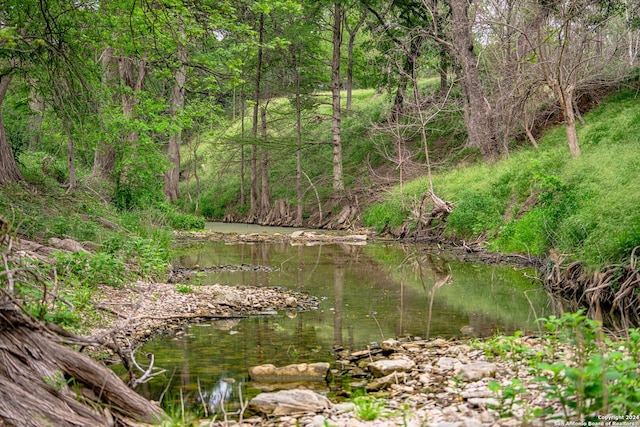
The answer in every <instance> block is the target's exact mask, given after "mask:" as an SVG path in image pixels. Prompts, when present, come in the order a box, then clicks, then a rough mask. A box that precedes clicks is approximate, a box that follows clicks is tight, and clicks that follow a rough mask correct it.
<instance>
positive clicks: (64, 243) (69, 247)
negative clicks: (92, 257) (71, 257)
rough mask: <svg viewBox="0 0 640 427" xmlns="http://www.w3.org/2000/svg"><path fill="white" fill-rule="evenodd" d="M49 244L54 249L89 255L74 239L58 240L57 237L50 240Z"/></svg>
mask: <svg viewBox="0 0 640 427" xmlns="http://www.w3.org/2000/svg"><path fill="white" fill-rule="evenodd" d="M49 244H50V245H51V246H53V247H54V248H58V249H62V250H65V251H69V252H84V253H89V251H87V250H86V249H85V248H83V247H82V245H81V244H80V243H79V242H76V241H75V240H73V239H62V240H60V239H58V238H57V237H52V238H50V239H49Z"/></svg>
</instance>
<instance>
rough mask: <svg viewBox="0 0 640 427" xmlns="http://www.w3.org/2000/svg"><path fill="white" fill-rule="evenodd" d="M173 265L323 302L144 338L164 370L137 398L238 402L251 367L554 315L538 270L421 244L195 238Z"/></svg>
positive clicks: (247, 391)
mask: <svg viewBox="0 0 640 427" xmlns="http://www.w3.org/2000/svg"><path fill="white" fill-rule="evenodd" d="M290 231H291V230H290V229H289V232H290ZM247 232H252V230H249V231H247ZM174 263H175V264H176V265H180V266H182V267H185V268H192V269H198V268H207V267H219V266H239V265H245V266H252V267H256V268H255V269H254V270H253V271H247V270H248V269H246V268H245V269H241V270H240V271H238V269H235V270H236V271H224V272H215V273H207V274H201V275H199V276H198V277H197V279H196V281H197V282H198V283H201V284H203V285H206V284H214V283H219V284H225V285H245V286H281V287H285V288H287V289H291V290H296V291H301V292H307V293H309V294H311V295H314V296H317V297H319V298H320V301H321V302H320V307H319V309H318V310H314V311H311V312H302V313H291V312H290V313H285V312H274V313H273V314H272V315H267V316H261V317H255V318H249V319H238V320H224V321H209V322H206V323H202V324H192V325H189V326H188V327H186V328H185V329H184V331H180V333H178V334H176V335H164V336H161V337H158V338H156V339H154V340H153V341H151V342H149V343H147V344H146V345H145V347H144V348H143V349H142V351H143V352H145V353H154V354H155V357H156V366H160V367H163V368H165V369H167V374H166V376H164V377H162V378H158V379H157V380H154V381H153V382H152V383H150V384H146V385H145V386H144V388H143V389H142V390H140V392H141V393H142V394H144V395H146V396H147V397H150V398H152V399H156V400H157V399H158V398H159V396H160V395H161V394H162V393H167V396H165V399H166V398H174V399H175V398H176V396H179V395H181V394H182V398H183V399H185V396H191V401H192V402H199V403H194V404H202V403H203V402H204V404H205V405H206V406H208V407H209V408H214V407H219V405H220V404H221V403H223V402H232V401H237V400H238V398H239V396H238V393H240V392H241V393H243V396H244V397H251V395H254V394H256V393H257V390H254V389H252V387H251V384H250V383H248V378H247V371H248V368H249V367H251V366H254V365H259V364H263V363H272V364H274V365H276V366H283V365H287V364H291V363H302V362H319V361H327V362H332V361H334V360H335V355H334V351H333V349H334V348H345V349H351V350H360V349H365V348H367V346H368V345H371V344H372V343H379V342H380V341H382V340H384V339H387V338H395V337H400V336H410V337H418V338H433V337H443V338H457V337H463V336H490V335H493V334H495V333H505V334H511V333H513V332H514V331H516V330H522V331H525V332H535V331H537V330H538V328H537V324H536V322H535V319H536V318H539V317H542V316H548V315H549V314H551V313H550V310H551V307H550V305H549V300H548V297H547V295H546V293H545V292H544V290H543V289H542V286H541V284H540V282H538V281H536V280H534V279H532V278H531V277H533V276H535V272H534V271H531V270H522V269H515V268H512V267H507V266H497V265H487V264H484V263H469V262H462V261H459V260H457V259H455V258H454V257H452V256H450V255H448V254H447V253H446V252H442V251H437V250H434V249H433V248H429V247H426V246H421V245H409V244H398V243H367V244H366V245H351V244H343V243H331V244H322V245H313V246H304V245H297V246H294V245H291V244H288V243H277V244H276V243H260V244H225V243H222V242H200V243H192V244H190V245H188V246H185V247H184V248H181V250H180V251H179V255H178V256H177V258H176V259H175V260H174ZM262 267H268V268H262ZM171 396H172V397H171ZM225 404H227V403H225Z"/></svg>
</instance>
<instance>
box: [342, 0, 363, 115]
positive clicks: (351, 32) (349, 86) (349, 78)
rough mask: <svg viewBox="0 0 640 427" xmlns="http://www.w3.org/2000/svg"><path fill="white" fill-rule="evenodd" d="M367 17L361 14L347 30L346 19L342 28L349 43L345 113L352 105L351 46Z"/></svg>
mask: <svg viewBox="0 0 640 427" xmlns="http://www.w3.org/2000/svg"><path fill="white" fill-rule="evenodd" d="M366 17H367V15H366V14H365V12H362V16H361V17H360V20H359V21H358V23H357V24H356V26H355V27H353V29H351V28H349V24H348V21H347V19H345V21H344V26H345V28H346V30H347V32H348V33H349V42H348V44H347V86H346V88H345V89H346V90H347V102H346V104H345V109H346V110H347V112H350V111H351V103H352V92H353V46H354V45H355V43H356V35H357V34H358V30H360V27H361V26H362V24H364V20H365V18H366Z"/></svg>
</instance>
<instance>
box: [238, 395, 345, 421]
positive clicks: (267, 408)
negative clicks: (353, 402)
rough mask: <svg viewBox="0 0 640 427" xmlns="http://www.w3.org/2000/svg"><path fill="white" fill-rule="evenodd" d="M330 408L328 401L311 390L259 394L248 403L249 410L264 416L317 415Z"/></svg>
mask: <svg viewBox="0 0 640 427" xmlns="http://www.w3.org/2000/svg"><path fill="white" fill-rule="evenodd" d="M332 406H333V405H332V403H331V401H330V400H329V399H327V398H326V397H325V396H323V395H321V394H318V393H315V392H313V391H311V390H281V391H277V392H274V393H260V394H259V395H257V396H256V397H254V398H253V399H251V401H250V402H249V407H250V408H251V409H253V410H254V411H257V412H260V413H262V414H266V415H288V414H295V413H306V412H316V413H317V412H322V411H324V410H327V409H331V407H332Z"/></svg>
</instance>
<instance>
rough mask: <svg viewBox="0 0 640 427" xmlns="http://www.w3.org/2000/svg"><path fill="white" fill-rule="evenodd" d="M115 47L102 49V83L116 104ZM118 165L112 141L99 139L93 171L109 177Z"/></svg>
mask: <svg viewBox="0 0 640 427" xmlns="http://www.w3.org/2000/svg"><path fill="white" fill-rule="evenodd" d="M113 54H114V49H113V47H111V46H109V47H107V48H105V49H104V50H103V51H102V56H101V63H102V73H103V74H102V84H103V85H104V86H105V87H107V88H109V89H111V90H112V95H111V101H112V102H113V104H114V105H115V104H116V103H117V102H118V94H117V92H116V90H115V88H116V86H117V84H118V64H117V63H116V61H115V58H114V57H113ZM115 167H116V150H115V148H114V147H113V144H112V143H109V142H107V141H98V145H97V147H96V151H95V153H94V155H93V173H94V174H95V175H99V176H102V177H104V178H109V177H110V176H111V174H112V173H113V171H114V169H115Z"/></svg>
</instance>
